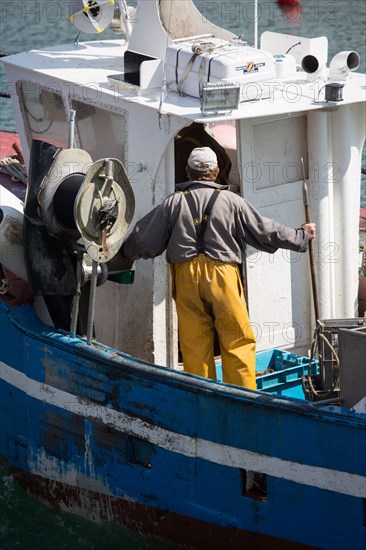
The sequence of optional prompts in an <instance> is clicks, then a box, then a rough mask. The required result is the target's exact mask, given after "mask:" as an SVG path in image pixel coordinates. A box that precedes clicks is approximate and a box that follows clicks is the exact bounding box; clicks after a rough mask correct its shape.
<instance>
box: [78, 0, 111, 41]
mask: <svg viewBox="0 0 366 550" xmlns="http://www.w3.org/2000/svg"><path fill="white" fill-rule="evenodd" d="M113 16H114V0H71V1H70V3H69V19H70V21H71V22H72V23H73V24H74V25H75V27H76V28H77V29H79V31H81V32H85V33H89V34H97V33H99V32H103V31H104V30H105V29H106V28H107V27H108V26H109V25H110V23H111V22H112V19H113Z"/></svg>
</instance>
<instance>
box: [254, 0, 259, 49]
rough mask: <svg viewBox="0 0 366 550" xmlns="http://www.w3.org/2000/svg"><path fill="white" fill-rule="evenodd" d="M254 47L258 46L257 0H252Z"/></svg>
mask: <svg viewBox="0 0 366 550" xmlns="http://www.w3.org/2000/svg"><path fill="white" fill-rule="evenodd" d="M254 47H255V48H258V0H254Z"/></svg>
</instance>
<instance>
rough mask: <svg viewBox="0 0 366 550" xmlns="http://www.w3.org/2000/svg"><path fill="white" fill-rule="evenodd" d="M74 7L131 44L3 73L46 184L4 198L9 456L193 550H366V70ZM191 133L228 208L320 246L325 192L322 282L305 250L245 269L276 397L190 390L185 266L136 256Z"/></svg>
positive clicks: (96, 506) (206, 387) (177, 10)
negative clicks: (181, 318) (363, 236)
mask: <svg viewBox="0 0 366 550" xmlns="http://www.w3.org/2000/svg"><path fill="white" fill-rule="evenodd" d="M254 5H255V3H254ZM117 8H118V9H117ZM70 10H71V11H70V17H71V20H72V21H73V22H74V23H75V25H76V26H77V27H78V28H79V29H80V30H81V31H83V32H88V31H91V30H94V31H96V32H100V31H101V30H103V28H104V27H105V26H108V25H109V24H112V25H114V26H119V27H120V28H121V32H123V33H124V35H125V39H123V38H118V39H115V40H100V41H92V42H80V43H77V42H76V43H72V44H66V45H62V46H54V47H50V48H46V49H42V50H31V51H29V52H24V53H20V54H16V55H12V56H9V57H6V58H5V59H4V64H5V70H6V75H7V79H8V81H9V82H12V83H14V86H13V92H12V94H11V99H12V105H13V110H14V114H15V118H16V121H17V130H18V136H19V139H20V144H21V149H22V153H23V155H24V166H23V167H24V170H25V171H26V172H27V174H28V183H27V186H26V187H25V186H24V184H22V183H19V184H14V182H10V180H9V179H6V178H3V179H2V180H1V186H0V236H1V245H2V246H1V247H0V264H2V266H3V267H2V269H3V276H2V277H1V279H2V285H1V287H0V288H1V294H0V326H1V327H2V331H1V337H2V345H1V349H0V395H1V400H0V410H1V417H2V419H3V421H2V423H1V426H0V455H1V457H2V459H3V460H4V461H5V463H6V464H7V467H8V468H9V470H10V471H11V472H13V473H14V475H15V476H16V477H17V479H19V481H20V482H21V483H22V484H23V485H24V486H25V487H27V489H28V490H29V491H30V492H31V493H32V494H34V495H36V496H37V497H38V498H40V499H41V500H43V501H45V502H48V503H50V504H52V505H54V506H58V507H59V508H61V509H64V510H68V511H71V512H75V513H80V514H82V515H84V516H86V517H88V518H90V519H95V520H102V521H110V522H114V523H119V524H122V525H125V526H127V527H129V528H131V529H133V530H135V531H137V532H141V533H146V534H150V535H152V536H155V537H160V538H164V539H168V540H171V541H173V542H176V543H177V544H179V545H183V546H184V545H185V546H187V547H193V548H210V549H211V548H212V549H214V548H220V550H221V548H222V547H224V546H225V547H226V548H232V549H238V548H242V547H244V544H246V545H248V547H250V548H254V547H258V548H275V547H279V548H281V549H284V548H289V549H292V548H310V547H311V548H329V549H332V550H334V549H337V548H339V549H342V550H343V549H344V548H346V547H347V548H349V549H355V550H360V549H361V548H362V547H363V544H364V536H365V502H366V471H365V469H366V432H365V426H366V411H365V402H366V369H365V356H366V353H365V348H366V343H365V339H366V326H365V323H364V318H363V312H358V284H359V274H358V270H359V250H358V239H359V225H358V222H359V212H360V177H361V153H362V147H363V144H364V140H365V134H366V130H365V114H366V113H365V109H366V107H365V105H366V102H365V99H366V98H365V90H366V79H365V75H363V74H360V73H358V72H357V68H358V66H359V55H358V53H357V52H356V51H342V52H339V53H338V54H337V55H335V56H334V57H333V58H332V59H328V41H327V38H326V37H319V38H312V39H307V38H305V37H297V36H293V35H285V34H278V33H273V32H269V31H266V32H264V33H263V34H262V36H261V37H260V44H259V47H257V46H258V45H256V47H252V46H250V45H249V44H247V43H246V42H245V41H244V40H243V39H241V38H239V37H237V36H235V35H234V34H233V33H231V32H229V31H227V30H225V29H223V28H220V27H217V26H215V25H213V24H212V23H210V22H209V21H208V20H207V19H205V18H204V17H203V16H202V14H200V12H199V11H198V10H197V8H196V7H195V6H194V5H193V3H192V2H191V0H174V1H172V0H139V2H138V4H137V6H136V8H129V7H128V6H127V5H126V4H125V2H124V1H123V0H119V1H118V2H113V1H112V0H110V1H109V0H108V1H102V0H83V1H82V0H79V1H76V0H75V1H72V2H70ZM118 14H119V17H117V15H118ZM187 129H189V131H190V132H191V133H190V134H189V140H190V142H191V143H192V148H193V147H194V146H195V144H197V139H198V135H199V136H200V138H199V139H201V136H202V132H203V130H205V131H206V133H207V140H208V141H207V143H210V144H212V143H214V140H216V142H217V143H218V145H217V147H220V148H221V149H220V150H222V149H223V150H224V152H225V155H226V156H227V157H228V158H229V159H230V163H231V171H230V174H229V180H228V181H229V184H230V187H231V190H232V191H233V192H236V193H239V194H241V195H242V196H243V197H244V198H245V199H247V200H248V201H249V202H251V203H252V204H254V206H255V207H257V208H258V209H259V210H260V211H261V212H262V213H263V214H265V215H267V216H268V217H271V218H274V219H277V220H279V221H281V222H282V223H284V224H286V225H290V226H294V227H297V226H299V225H301V223H303V222H304V221H305V214H304V196H303V190H304V182H305V183H306V187H307V189H308V201H309V204H308V206H309V209H310V211H311V216H312V221H314V222H316V224H317V240H316V248H315V250H314V253H315V255H314V263H313V264H312V267H315V271H314V273H311V270H310V269H309V259H308V257H307V255H298V254H295V253H293V252H291V253H288V252H287V251H282V252H278V253H277V254H276V255H274V256H269V255H266V254H263V253H259V252H258V251H255V250H254V249H250V248H248V251H247V258H246V262H245V264H243V266H242V273H243V280H244V281H245V286H246V295H247V301H248V306H249V311H250V317H251V322H252V325H253V327H254V329H255V332H256V336H257V343H258V360H257V371H258V378H257V381H258V390H257V391H249V390H246V389H243V388H239V387H235V386H230V385H227V384H224V383H222V382H221V381H220V380H218V381H211V380H204V379H201V378H199V377H195V376H192V375H189V374H186V373H184V372H182V370H181V365H180V361H179V335H178V329H177V322H176V313H175V307H174V302H173V300H172V297H171V282H170V273H169V269H168V266H167V264H166V262H165V260H164V258H162V257H160V258H157V259H155V260H154V261H146V262H138V263H137V264H136V265H126V263H123V262H122V261H121V259H120V257H119V254H118V250H119V247H120V246H121V244H122V241H123V239H124V237H125V236H126V234H127V232H128V228H129V226H130V224H131V223H132V222H133V221H134V220H135V219H138V218H140V217H141V216H142V215H143V214H145V213H146V212H148V211H149V210H150V209H151V208H152V207H153V206H154V205H156V204H157V203H159V202H160V201H161V200H162V199H163V198H165V197H166V196H167V195H168V194H170V193H172V192H173V191H174V187H175V180H176V173H177V171H178V169H179V166H180V164H181V163H182V162H184V158H183V157H182V153H181V151H180V149H179V145H180V139H182V138H180V136H181V134H182V133H183V132H186V131H187ZM198 132H199V134H198ZM186 136H187V134H186ZM200 144H201V145H205V144H206V143H200ZM14 187H16V188H17V190H14ZM25 190H26V196H23V197H22V192H23V195H24V192H25ZM15 191H19V193H18V194H19V196H20V197H21V198H20V199H19V198H16V197H15V194H16V192H15ZM111 201H112V202H113V201H114V206H115V207H116V208H115V211H114V213H113V216H112V217H111V216H110V210H108V208H109V206H110V205H111ZM107 211H108V212H107ZM106 213H107V214H108V215H107V217H106ZM106 220H107V221H106ZM14 235H16V237H17V239H14ZM5 272H6V275H5ZM0 274H1V273H0ZM311 275H313V277H312V276H311ZM15 279H20V280H22V281H23V282H24V281H27V282H28V287H27V290H28V293H27V298H24V299H22V297H21V296H20V295H19V296H17V295H14V292H15V294H16V292H17V291H16V289H17V288H18V287H16V285H15V283H14V281H15ZM126 282H127V283H133V284H123V283H126ZM315 283H316V290H317V293H316V294H317V295H316V299H315V293H314V290H315ZM6 284H7V285H8V286H6ZM23 286H24V285H23ZM30 295H31V296H32V298H31V299H29V296H30ZM29 302H31V303H29ZM315 319H316V320H317V321H318V323H317V324H316V322H315ZM315 329H316V336H315V337H314V330H315ZM314 342H316V343H317V344H318V348H319V349H318V351H317V353H315V351H316V350H315V346H314ZM310 350H312V351H310ZM350 350H351V351H350ZM309 354H310V355H311V357H310V358H309ZM217 373H218V379H220V365H219V360H218V365H217Z"/></svg>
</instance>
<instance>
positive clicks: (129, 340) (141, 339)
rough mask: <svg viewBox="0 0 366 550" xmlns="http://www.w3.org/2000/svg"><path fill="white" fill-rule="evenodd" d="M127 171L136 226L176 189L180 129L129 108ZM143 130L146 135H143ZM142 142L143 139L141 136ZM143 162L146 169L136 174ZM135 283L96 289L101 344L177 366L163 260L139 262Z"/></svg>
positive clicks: (167, 273)
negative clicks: (175, 139)
mask: <svg viewBox="0 0 366 550" xmlns="http://www.w3.org/2000/svg"><path fill="white" fill-rule="evenodd" d="M127 125H128V129H129V130H128V145H127V149H126V167H127V169H128V173H129V175H130V182H131V185H132V187H133V190H134V193H135V200H136V211H135V216H134V220H133V222H132V224H131V229H132V227H133V226H134V224H135V222H136V221H137V220H138V219H140V218H141V217H142V216H143V215H145V214H146V213H147V212H149V211H150V210H151V209H152V208H153V207H154V206H156V205H157V204H159V203H160V202H161V200H163V199H164V198H165V197H166V196H167V195H168V194H170V193H172V192H173V191H174V162H173V160H174V152H173V141H172V139H173V137H174V135H175V133H176V132H177V131H178V129H179V127H180V126H181V125H182V123H181V121H180V123H179V125H178V123H177V122H176V121H175V120H174V119H173V117H167V116H164V115H163V116H162V118H161V120H160V124H159V116H158V114H157V113H156V112H153V111H151V110H148V109H144V108H141V107H139V106H135V105H131V106H129V112H128V116H127ZM143 129H145V131H143ZM142 135H143V136H144V139H143V140H142V139H141V136H142ZM139 164H143V165H144V166H145V168H144V169H143V171H142V172H139V171H137V167H138V165H139ZM135 268H136V272H135V281H134V283H133V284H132V285H119V284H116V283H110V282H108V283H106V284H105V285H104V286H103V287H100V288H98V293H97V304H98V305H97V308H96V326H97V331H98V330H99V332H97V335H96V336H97V337H98V340H100V341H102V342H103V343H106V344H108V345H111V346H113V347H116V348H118V349H121V350H123V351H124V352H125V353H128V354H131V355H133V356H134V357H138V358H140V359H143V360H148V361H152V362H154V363H156V364H160V365H169V366H171V367H176V366H177V351H178V345H177V328H176V320H175V309H174V304H173V301H172V298H171V281H170V271H169V266H168V265H167V263H166V261H165V256H161V257H159V258H156V259H155V260H138V261H137V262H136V264H135Z"/></svg>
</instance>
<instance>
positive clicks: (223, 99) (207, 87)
mask: <svg viewBox="0 0 366 550" xmlns="http://www.w3.org/2000/svg"><path fill="white" fill-rule="evenodd" d="M239 99H240V85H239V84H234V83H231V82H228V83H216V82H206V83H204V84H202V85H201V88H200V100H201V111H202V113H203V114H212V113H218V112H228V111H232V110H233V109H238V107H239Z"/></svg>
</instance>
